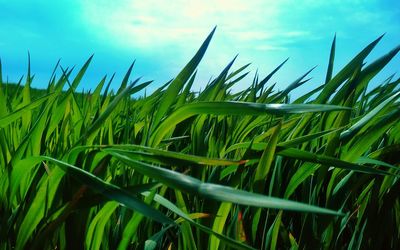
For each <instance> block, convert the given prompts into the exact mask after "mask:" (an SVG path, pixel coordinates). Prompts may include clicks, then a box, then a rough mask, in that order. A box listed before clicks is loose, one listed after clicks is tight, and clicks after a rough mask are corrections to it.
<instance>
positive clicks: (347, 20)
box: [0, 0, 400, 91]
mask: <svg viewBox="0 0 400 250" xmlns="http://www.w3.org/2000/svg"><path fill="white" fill-rule="evenodd" d="M0 10H1V18H0V37H1V38H0V58H1V61H2V65H3V75H4V76H3V77H4V78H6V77H8V80H9V81H17V80H18V79H19V77H21V76H22V75H24V74H25V72H26V68H27V51H29V52H30V54H31V64H32V72H33V73H34V74H35V80H34V83H33V85H34V86H35V87H45V86H46V85H47V82H48V79H49V77H50V74H51V72H52V69H53V67H54V65H55V63H56V62H57V60H58V59H60V58H61V65H62V66H64V67H67V66H74V65H76V66H77V67H80V66H81V65H82V64H83V63H84V61H85V60H86V59H87V58H88V57H89V56H90V55H91V54H93V53H94V59H93V61H92V64H91V67H90V68H89V72H88V74H87V76H86V77H85V79H84V83H83V84H82V86H81V88H84V89H89V88H93V87H94V86H96V84H97V82H98V81H99V80H100V79H101V78H102V77H103V76H104V75H106V74H107V75H111V74H112V73H114V72H116V74H117V78H116V80H117V81H115V82H114V88H117V87H118V85H119V81H120V79H121V78H122V76H123V74H124V73H125V71H126V69H127V68H128V67H129V65H130V64H131V62H132V61H133V60H136V64H135V68H134V71H133V77H135V76H143V79H144V80H155V82H154V84H153V85H152V86H151V87H149V89H148V91H151V90H152V89H154V88H156V87H157V86H159V85H161V84H163V83H165V82H166V81H168V80H169V79H171V78H173V77H174V76H175V75H176V74H177V73H178V72H179V70H180V69H181V68H182V67H183V66H184V65H185V64H186V62H188V61H189V60H190V58H191V56H193V55H194V53H195V52H196V50H197V48H198V47H199V46H200V44H201V43H202V41H203V40H204V39H205V37H206V36H207V34H208V33H209V32H210V31H211V30H212V28H213V27H214V26H216V25H217V31H216V33H215V35H214V38H213V40H212V42H211V44H210V47H209V49H208V51H207V53H206V55H205V57H204V59H203V61H202V62H201V64H200V67H199V74H198V75H199V77H198V79H197V81H196V83H195V85H194V88H195V89H198V88H201V86H203V85H205V84H206V82H207V81H208V79H209V78H210V77H213V76H216V75H217V74H218V73H219V72H220V70H222V68H223V67H224V66H225V65H226V64H227V63H228V62H229V61H230V60H231V59H232V58H233V57H234V56H235V55H236V54H239V57H238V60H237V61H236V63H235V65H234V68H239V67H240V66H242V65H244V64H247V63H252V64H251V67H250V69H251V70H252V75H251V76H249V77H248V78H247V79H245V80H244V81H242V83H241V85H240V84H239V86H237V87H236V88H237V89H240V88H243V87H245V85H246V84H250V83H251V80H252V76H253V75H254V73H255V71H256V70H258V72H259V74H260V77H263V76H265V75H267V74H268V73H269V72H270V71H271V70H272V69H273V68H274V67H276V66H277V65H278V64H280V63H281V62H282V61H283V60H285V59H286V58H288V57H289V58H290V59H289V61H288V62H287V64H286V65H285V66H284V67H283V68H282V69H281V70H280V72H278V73H277V75H276V77H275V78H274V79H273V80H274V81H276V82H278V86H279V87H280V88H284V86H285V85H286V84H289V83H290V82H291V81H293V80H295V79H296V78H297V77H299V76H300V75H302V74H303V73H304V72H306V71H307V70H309V69H310V68H312V67H314V66H316V65H317V66H318V67H317V68H316V69H315V70H314V71H313V72H312V74H311V76H312V77H313V79H312V81H311V83H310V85H318V84H319V83H321V82H322V81H323V79H324V74H325V71H326V64H327V61H328V56H329V49H330V45H331V41H332V39H333V36H334V34H335V33H336V35H337V55H336V67H335V69H336V70H339V69H340V67H341V66H343V65H344V64H345V63H347V62H348V61H349V60H350V59H351V58H352V57H353V56H354V55H355V54H356V53H357V52H359V51H360V50H361V49H362V48H363V47H364V46H365V45H367V44H368V43H369V42H371V41H372V40H374V39H375V38H377V37H378V36H380V35H381V34H383V33H386V34H385V36H384V38H383V40H382V41H381V42H380V44H379V45H378V47H377V48H376V49H375V50H374V51H373V53H372V54H371V56H370V57H369V58H367V59H368V60H369V61H371V60H373V59H374V58H376V57H377V56H379V55H382V54H383V53H386V52H388V51H389V50H391V49H392V48H394V47H395V46H397V45H399V44H400V2H398V0H380V1H378V0H355V1H350V0H342V1H339V0H331V1H322V0H319V1H317V0H303V1H301V0H298V1H294V0H280V1H268V0H247V1H239V0H230V1H227V0H214V1H211V0H203V1H194V0H191V1H183V0H171V1H161V0H159V1H156V0H146V1H128V0H113V1H111V0H97V1H87V0H83V1H78V0H59V1H50V0H49V1H44V0H36V1H18V0H17V1H15V0H14V1H4V0H0ZM399 57H400V56H397V57H396V58H395V59H394V60H393V61H392V62H391V63H390V64H389V65H388V67H387V69H386V70H385V71H383V72H382V73H381V74H380V75H379V77H378V79H384V78H386V77H388V76H389V75H391V74H392V73H396V72H399V71H400V59H399ZM399 73H400V72H399ZM397 75H398V74H397ZM304 88H305V89H304V91H306V90H307V86H306V87H304Z"/></svg>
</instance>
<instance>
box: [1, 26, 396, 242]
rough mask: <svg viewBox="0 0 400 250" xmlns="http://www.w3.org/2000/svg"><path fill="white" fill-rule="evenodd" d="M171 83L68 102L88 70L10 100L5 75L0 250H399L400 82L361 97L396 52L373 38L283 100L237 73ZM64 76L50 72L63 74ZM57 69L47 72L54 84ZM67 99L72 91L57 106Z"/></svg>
mask: <svg viewBox="0 0 400 250" xmlns="http://www.w3.org/2000/svg"><path fill="white" fill-rule="evenodd" d="M213 33H214V31H212V32H211V34H210V35H209V36H208V37H207V39H206V40H205V41H204V43H203V44H202V45H201V47H200V49H199V50H198V52H197V53H196V54H195V55H194V57H193V58H192V59H191V60H190V62H189V63H188V64H187V65H186V66H185V67H184V68H183V69H182V71H181V72H180V73H179V74H178V76H177V77H176V78H175V79H174V80H173V81H171V82H169V83H168V84H165V85H164V86H162V87H160V88H159V89H157V90H156V91H154V92H153V93H152V94H150V95H148V96H142V97H138V98H131V96H132V95H133V94H135V93H137V92H139V91H140V90H142V89H144V88H146V86H148V85H149V84H151V82H141V81H140V80H139V79H136V80H133V81H131V80H129V79H130V74H131V71H132V68H133V64H132V66H131V67H130V68H129V70H128V72H127V74H126V76H125V77H124V79H123V81H122V83H121V85H120V86H121V87H120V88H119V89H118V90H117V91H116V92H114V91H111V90H110V84H111V82H112V78H111V79H106V77H104V78H103V79H102V80H101V81H100V82H99V84H98V85H97V87H96V89H94V90H93V91H91V92H88V93H83V94H80V93H78V92H77V91H76V89H77V87H78V86H79V84H80V83H81V79H82V77H83V76H84V74H85V72H86V70H87V68H88V66H89V64H90V61H91V58H89V60H88V61H87V62H86V63H85V64H84V66H83V67H82V68H81V69H80V70H79V72H77V74H76V76H75V77H74V78H71V75H72V70H71V69H63V68H61V71H62V75H61V76H60V77H56V75H55V73H53V76H52V77H51V80H50V82H49V85H48V87H47V89H46V90H45V91H43V94H39V93H37V92H35V93H34V94H33V92H32V89H31V82H32V79H33V76H32V75H31V72H30V69H28V74H27V77H26V81H25V82H24V83H22V82H20V84H19V85H18V86H19V88H18V89H16V90H15V89H13V91H10V84H8V83H6V82H4V81H3V80H2V76H1V65H0V145H1V150H0V166H1V168H0V183H1V185H0V220H1V223H0V225H1V227H0V249H82V248H85V249H137V248H138V249H141V248H145V249H167V248H169V249H206V248H209V249H232V248H234V249H253V248H256V249H275V248H281V249H283V248H284V249H287V248H291V249H298V248H301V249H318V248H325V249H365V248H369V249H389V248H391V249H399V248H400V243H399V242H400V181H399V177H400V169H399V162H400V158H399V153H400V123H399V122H398V121H399V117H400V106H399V102H398V98H399V95H400V94H399V93H400V92H399V90H398V85H399V82H400V80H399V79H395V78H394V77H393V76H392V77H389V78H388V79H387V80H386V81H384V82H383V83H381V84H379V85H376V86H375V87H374V88H372V89H371V90H368V89H369V88H368V85H369V83H370V81H371V80H373V79H374V77H375V75H376V74H377V73H379V72H380V71H381V70H382V68H383V67H384V66H385V65H386V64H387V63H388V62H389V61H390V60H391V59H392V58H393V57H394V56H395V55H396V54H397V52H398V51H399V49H400V48H399V47H397V48H395V49H394V50H392V51H390V52H389V53H388V54H386V55H383V56H382V57H380V58H379V59H377V60H375V61H374V62H372V63H369V64H365V63H364V61H365V58H366V57H367V56H368V55H369V53H370V52H371V51H372V50H373V48H374V47H375V45H376V44H377V43H378V42H379V41H380V39H381V37H380V38H378V39H377V40H375V41H373V42H372V43H371V44H369V45H368V46H366V47H365V48H364V49H363V50H362V51H361V52H360V53H359V54H357V55H356V56H355V57H354V58H353V59H352V60H351V61H350V62H349V63H348V64H347V65H346V66H345V67H343V68H342V69H341V70H339V71H338V72H337V73H333V72H334V71H333V68H334V55H335V40H334V41H333V44H332V49H331V53H330V58H329V64H328V71H327V75H326V81H325V83H323V84H321V86H320V87H318V88H315V89H314V90H311V91H310V92H308V93H306V94H304V95H303V96H300V97H299V98H297V99H295V100H290V98H289V97H290V93H291V91H292V90H294V89H296V88H298V87H299V86H301V85H302V84H305V83H306V82H307V81H308V79H307V76H308V74H309V73H310V71H308V72H307V73H306V74H304V75H303V76H301V77H300V78H298V79H297V80H295V81H294V82H293V83H292V84H290V85H288V86H287V88H286V89H284V90H282V91H277V90H276V89H275V88H274V85H271V84H270V83H269V79H270V78H271V77H272V75H273V74H274V73H276V72H277V71H278V70H280V68H281V67H282V66H283V64H284V63H285V62H286V61H285V62H283V63H282V64H281V65H279V66H278V67H277V68H276V69H274V70H273V71H272V73H270V74H269V75H267V76H266V77H265V78H262V77H260V76H259V75H256V76H255V77H254V80H253V81H252V83H248V85H249V87H248V88H247V89H245V90H243V91H240V92H237V93H232V92H231V91H230V89H231V87H232V86H233V85H234V84H237V82H239V81H241V82H243V78H244V76H246V75H247V74H248V73H249V72H247V66H248V65H245V66H243V67H241V68H239V69H237V70H232V69H231V68H232V66H233V61H232V62H230V63H229V64H228V65H227V66H226V68H225V69H223V70H222V72H221V74H220V75H219V76H218V77H217V78H215V79H214V80H213V81H211V82H210V83H208V85H207V86H206V87H205V88H204V90H203V91H201V92H200V93H194V92H192V91H191V86H192V84H193V82H194V81H195V80H196V79H195V76H196V68H197V65H198V64H199V62H200V61H201V59H202V57H203V55H204V53H205V52H206V49H207V47H208V45H209V43H210V40H211V38H212V36H213ZM59 68H60V67H59V65H57V66H56V69H57V70H59ZM57 70H55V72H56V71H57ZM65 89H67V90H66V91H65Z"/></svg>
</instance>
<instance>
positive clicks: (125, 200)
mask: <svg viewBox="0 0 400 250" xmlns="http://www.w3.org/2000/svg"><path fill="white" fill-rule="evenodd" d="M42 158H43V159H45V160H48V161H50V162H52V163H54V164H56V165H57V166H59V167H60V168H61V169H62V170H64V171H65V172H66V173H68V174H70V175H71V176H72V177H73V178H75V179H77V180H79V181H80V182H82V183H83V184H85V185H88V186H89V187H91V188H92V189H93V190H94V191H96V192H98V193H101V194H102V195H104V196H106V197H107V198H109V199H111V200H115V201H118V202H119V203H121V204H123V205H125V206H126V207H128V208H130V209H132V210H134V211H137V212H139V213H141V214H143V215H145V216H146V217H148V218H151V219H153V220H155V221H158V222H160V223H168V224H170V223H173V221H172V220H171V219H169V218H168V217H166V216H165V215H164V214H162V213H161V212H159V211H158V210H156V209H154V208H153V207H150V206H149V205H147V204H145V203H144V202H143V201H141V200H139V199H138V198H137V197H135V196H133V195H132V194H131V193H129V192H127V191H126V190H124V189H121V188H120V187H118V186H115V185H112V184H110V183H107V182H105V181H103V180H102V179H100V178H98V177H97V176H95V175H93V174H91V173H89V172H86V171H84V170H83V169H80V168H77V167H75V166H73V165H71V164H68V163H65V162H62V161H59V160H56V159H54V158H51V157H47V156H43V157H42Z"/></svg>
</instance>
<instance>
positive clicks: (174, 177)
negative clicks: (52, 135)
mask: <svg viewBox="0 0 400 250" xmlns="http://www.w3.org/2000/svg"><path fill="white" fill-rule="evenodd" d="M104 151H105V152H107V153H109V154H111V155H112V156H114V157H116V158H118V159H119V160H121V161H123V162H124V163H126V164H127V165H129V166H131V167H133V168H134V169H135V170H136V171H138V172H140V173H142V174H143V175H146V176H148V177H150V178H153V179H155V180H157V181H159V182H161V183H163V184H165V185H167V186H169V187H171V188H176V189H179V190H181V191H183V192H187V193H191V194H195V195H199V196H202V197H204V198H207V199H212V200H217V201H222V202H231V203H236V204H241V205H246V206H254V207H263V208H275V209H284V210H293V211H299V212H312V213H324V214H331V215H341V213H340V212H336V211H333V210H329V209H326V208H320V207H316V206H312V205H308V204H304V203H300V202H294V201H289V200H285V199H279V198H274V197H269V196H265V195H260V194H255V193H250V192H246V191H242V190H238V189H234V188H232V187H228V186H222V185H217V184H211V183H204V182H201V181H200V180H198V179H196V178H193V177H190V176H186V175H183V174H181V173H178V172H175V171H172V170H168V169H164V168H159V167H154V166H152V165H149V164H145V163H142V162H139V161H135V160H132V159H130V158H129V157H127V156H125V155H121V154H118V153H116V152H113V151H112V150H109V149H105V150H104Z"/></svg>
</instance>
